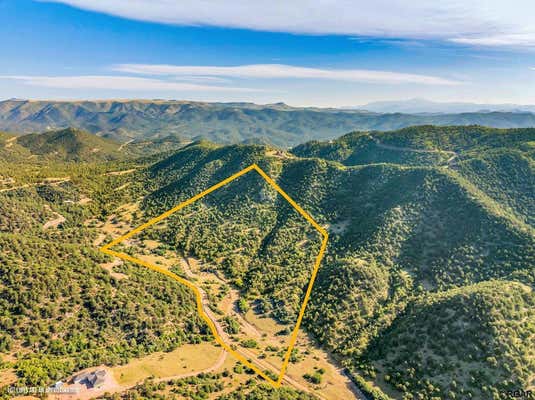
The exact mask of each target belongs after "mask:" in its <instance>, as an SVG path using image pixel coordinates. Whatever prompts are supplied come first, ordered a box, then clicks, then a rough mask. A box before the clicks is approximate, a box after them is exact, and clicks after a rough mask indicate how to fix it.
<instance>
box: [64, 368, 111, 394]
mask: <svg viewBox="0 0 535 400" xmlns="http://www.w3.org/2000/svg"><path fill="white" fill-rule="evenodd" d="M106 374H107V371H106V370H104V369H99V370H96V371H91V372H84V373H82V374H79V375H76V376H75V377H74V378H73V380H72V381H73V383H75V384H80V385H85V386H87V388H88V389H93V388H96V389H98V388H99V387H101V386H102V385H103V384H104V383H105V382H106Z"/></svg>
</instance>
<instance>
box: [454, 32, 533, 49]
mask: <svg viewBox="0 0 535 400" xmlns="http://www.w3.org/2000/svg"><path fill="white" fill-rule="evenodd" d="M450 41H451V42H455V43H460V44H468V45H474V46H530V47H531V46H535V33H524V34H521V33H517V34H502V35H489V36H473V37H459V38H452V39H450Z"/></svg>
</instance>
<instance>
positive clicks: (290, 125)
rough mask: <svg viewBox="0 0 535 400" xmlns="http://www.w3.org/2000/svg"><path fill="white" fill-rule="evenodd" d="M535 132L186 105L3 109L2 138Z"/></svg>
mask: <svg viewBox="0 0 535 400" xmlns="http://www.w3.org/2000/svg"><path fill="white" fill-rule="evenodd" d="M423 124H435V125H472V124H479V125H487V126H493V127H498V128H515V127H530V126H535V114H533V113H530V112H485V113H461V114H441V115H417V114H401V113H374V112H369V111H364V110H347V109H334V108H314V107H303V108H300V107H291V106H288V105H286V104H279V103H275V104H266V105H257V104H253V103H208V102H193V101H179V100H173V101H171V100H106V101H90V100H81V101H42V100H25V101H19V100H15V101H13V100H5V101H0V130H5V131H12V132H19V133H34V132H41V131H46V130H57V129H63V128H67V127H73V128H77V129H82V130H86V131H88V132H91V133H93V134H97V135H98V136H103V137H107V138H111V139H114V140H116V141H120V142H126V141H130V140H133V139H134V140H142V139H149V138H153V139H154V138H161V137H163V136H177V137H180V138H182V139H185V140H196V139H200V138H205V139H209V140H212V141H215V142H218V143H223V144H231V143H237V142H244V141H245V142H246V141H255V140H262V141H266V142H269V143H271V144H274V145H277V146H279V147H291V146H295V145H297V144H300V143H304V142H306V141H309V140H328V139H333V138H335V137H337V136H339V135H342V134H344V133H346V132H350V131H353V130H380V131H387V130H393V129H400V128H403V127H406V126H412V125H423Z"/></svg>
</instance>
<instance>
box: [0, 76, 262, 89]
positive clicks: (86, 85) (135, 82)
mask: <svg viewBox="0 0 535 400" xmlns="http://www.w3.org/2000/svg"><path fill="white" fill-rule="evenodd" d="M0 79H10V80H16V81H21V82H23V83H24V84H26V85H31V86H41V87H48V88H58V89H110V90H129V91H145V90H146V91H151V90H157V91H164V92H180V91H185V92H190V91H191V92H199V91H200V92H261V91H263V90H261V89H253V88H246V87H231V86H215V85H199V84H193V83H184V82H173V81H166V80H160V79H152V78H142V77H132V76H110V75H83V76H29V75H4V76H1V75H0Z"/></svg>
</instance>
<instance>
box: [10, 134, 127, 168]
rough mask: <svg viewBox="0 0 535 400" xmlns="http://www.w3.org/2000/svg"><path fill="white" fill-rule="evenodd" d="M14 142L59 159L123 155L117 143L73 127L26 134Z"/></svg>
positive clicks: (118, 156) (102, 159)
mask: <svg viewBox="0 0 535 400" xmlns="http://www.w3.org/2000/svg"><path fill="white" fill-rule="evenodd" d="M16 142H17V144H19V145H20V146H22V147H25V148H26V149H28V150H29V151H30V153H32V154H35V155H39V156H43V157H45V158H48V159H54V160H61V161H96V160H100V161H105V160H113V159H118V158H122V157H123V156H124V154H121V152H120V151H119V148H120V145H119V144H118V143H116V142H113V141H111V140H108V139H104V138H100V137H98V136H95V135H92V134H91V133H88V132H84V131H81V130H78V129H73V128H67V129H62V130H59V131H48V132H44V133H34V134H28V135H24V136H20V137H18V138H17V139H16Z"/></svg>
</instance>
